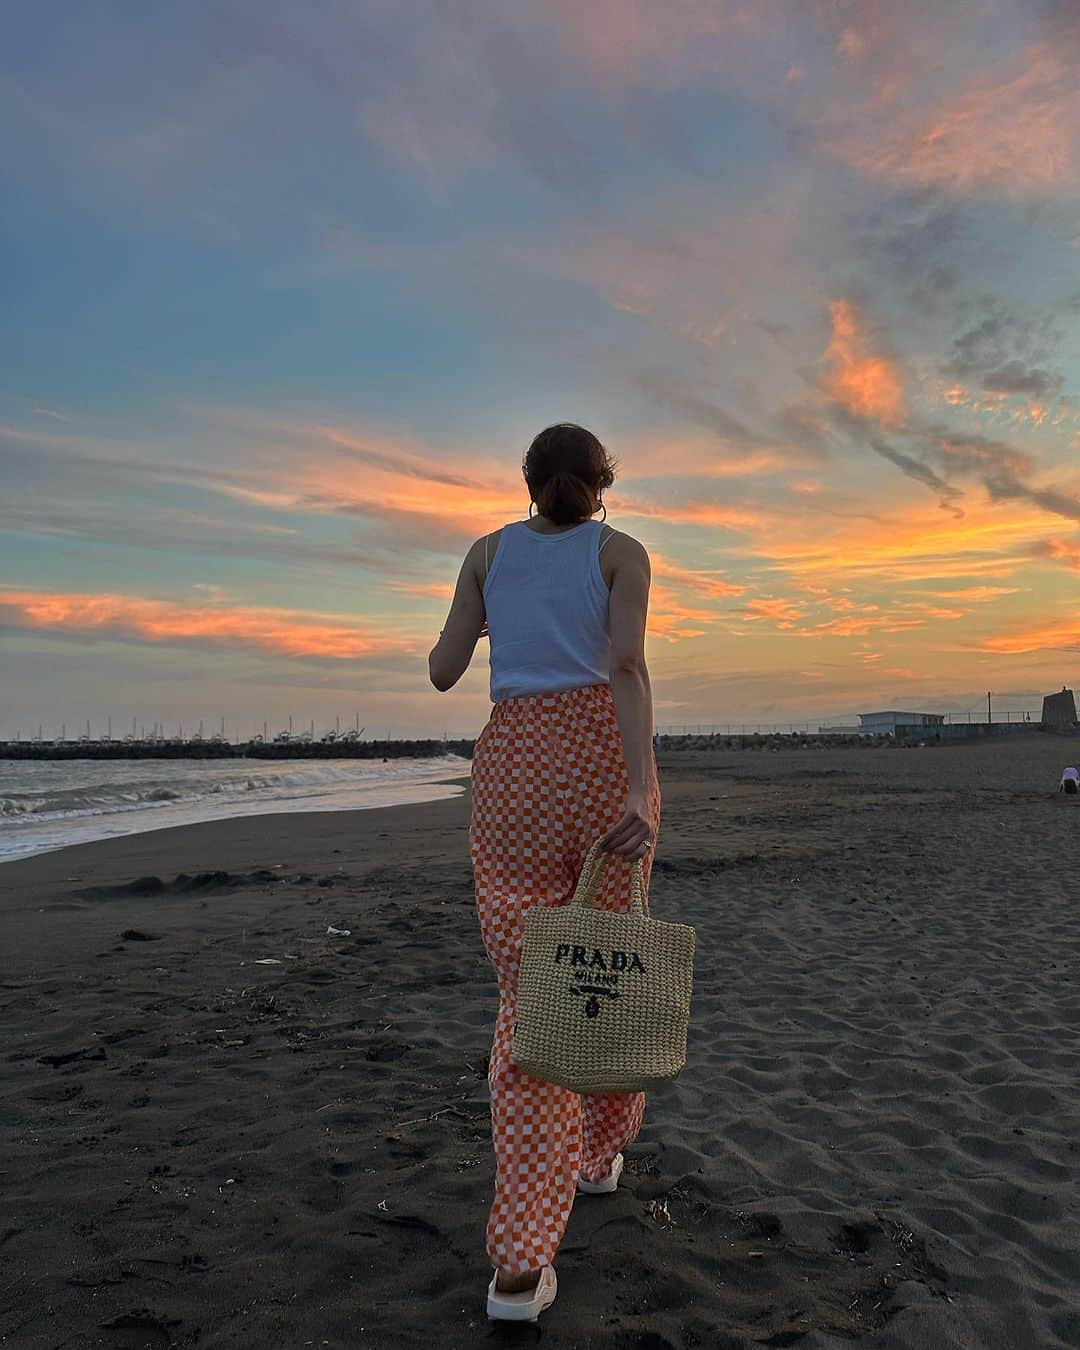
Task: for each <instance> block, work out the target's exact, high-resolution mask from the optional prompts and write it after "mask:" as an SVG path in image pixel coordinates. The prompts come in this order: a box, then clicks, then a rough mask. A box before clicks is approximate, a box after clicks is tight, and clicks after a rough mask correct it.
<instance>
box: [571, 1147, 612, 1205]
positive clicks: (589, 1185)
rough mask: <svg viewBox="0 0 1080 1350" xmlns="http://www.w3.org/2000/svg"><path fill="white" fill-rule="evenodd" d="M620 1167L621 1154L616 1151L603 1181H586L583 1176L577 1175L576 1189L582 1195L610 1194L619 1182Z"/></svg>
mask: <svg viewBox="0 0 1080 1350" xmlns="http://www.w3.org/2000/svg"><path fill="white" fill-rule="evenodd" d="M622 1169H623V1156H622V1154H621V1153H616V1154H615V1161H614V1162H613V1163H612V1164H611V1171H610V1172H609V1174H608V1175H607V1176H606V1177H605V1178H604V1180H603V1181H586V1180H585V1178H584V1177H578V1184H577V1185H578V1190H579V1191H581V1193H582V1194H583V1195H610V1194H611V1192H612V1191H613V1190H615V1188H616V1187H617V1186H618V1184H619V1178H620V1177H621V1176H622Z"/></svg>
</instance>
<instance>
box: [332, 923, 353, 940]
mask: <svg viewBox="0 0 1080 1350" xmlns="http://www.w3.org/2000/svg"><path fill="white" fill-rule="evenodd" d="M326 936H327V937H352V929H351V928H335V927H334V925H333V924H331V925H330V926H329V928H327V930H326Z"/></svg>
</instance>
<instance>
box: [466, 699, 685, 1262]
mask: <svg viewBox="0 0 1080 1350" xmlns="http://www.w3.org/2000/svg"><path fill="white" fill-rule="evenodd" d="M654 781H655V780H654ZM628 788H629V780H628V777H627V772H626V763H625V760H624V758H623V748H622V737H621V736H620V734H619V726H618V722H617V721H616V718H615V703H614V700H613V698H612V694H611V688H610V686H609V685H606V684H591V685H584V686H582V687H580V688H578V689H567V690H564V691H562V692H560V693H555V694H532V695H527V696H524V697H520V698H508V699H503V700H502V701H501V702H499V703H497V704H496V705H495V706H494V708H493V709H492V712H491V717H490V720H489V721H488V722H487V724H486V726H485V727H484V729H483V731H482V732H481V733H480V736H479V738H478V739H477V742H476V747H475V750H474V752H473V761H472V820H471V823H470V826H469V844H470V849H471V852H472V859H473V870H474V873H475V878H476V907H477V913H478V915H479V919H480V929H481V933H482V935H483V939H484V947H485V948H486V950H487V954H488V957H489V958H490V960H491V963H492V965H493V966H494V967H495V972H496V974H497V976H498V981H499V1012H498V1017H497V1018H496V1022H495V1036H494V1040H493V1043H492V1048H491V1058H490V1061H489V1065H488V1083H489V1085H490V1087H491V1133H492V1139H493V1142H494V1145H495V1165H496V1172H495V1201H494V1203H493V1205H492V1207H491V1214H490V1217H489V1218H488V1223H487V1251H488V1255H489V1257H490V1258H491V1261H492V1264H493V1265H495V1266H501V1267H503V1269H505V1270H507V1271H510V1272H513V1273H515V1274H517V1273H524V1272H525V1271H530V1270H537V1269H539V1268H540V1267H541V1266H546V1265H550V1264H551V1262H552V1259H553V1258H554V1255H555V1252H556V1251H557V1250H558V1247H559V1243H560V1242H561V1241H562V1237H563V1233H564V1232H565V1230H566V1224H567V1221H568V1219H569V1218H570V1210H571V1208H572V1206H573V1203H574V1196H575V1194H576V1192H577V1182H578V1176H579V1175H581V1176H584V1177H585V1179H586V1180H587V1181H599V1180H600V1179H601V1178H603V1177H605V1176H607V1174H608V1173H609V1172H610V1171H611V1164H612V1161H613V1159H614V1157H615V1155H616V1154H617V1153H618V1152H620V1150H622V1149H623V1148H625V1147H626V1146H627V1145H628V1144H630V1143H632V1142H633V1140H634V1139H636V1138H637V1134H638V1131H639V1129H640V1128H641V1118H642V1115H643V1113H644V1110H645V1094H644V1093H643V1092H634V1093H605V1094H603V1095H599V1094H598V1095H591V1094H588V1095H586V1094H582V1095H579V1094H578V1093H576V1092H572V1091H570V1089H568V1088H564V1087H560V1086H559V1085H558V1084H555V1083H548V1082H545V1081H544V1080H543V1079H540V1078H533V1077H531V1076H530V1075H529V1074H526V1073H523V1072H522V1071H521V1070H520V1069H519V1068H518V1067H517V1066H516V1065H515V1064H511V1062H510V1046H511V1042H512V1041H513V1034H514V1019H515V1017H516V1009H517V979H518V966H519V963H520V960H521V944H522V941H523V939H524V936H525V913H526V911H527V910H528V909H529V907H530V906H531V905H562V904H565V903H566V902H567V901H568V900H569V899H570V897H571V895H572V894H573V891H574V887H575V885H576V883H577V877H578V873H579V872H580V870H581V864H582V861H583V860H584V857H585V853H586V850H587V849H588V847H589V845H590V844H591V843H592V842H593V840H594V839H596V838H597V836H598V835H601V834H603V833H604V832H605V831H606V830H607V829H609V828H610V826H612V825H613V824H614V823H615V822H616V821H618V820H619V819H620V818H621V817H622V813H623V810H624V808H625V805H626V795H627V791H628ZM655 791H656V792H657V801H656V808H657V813H658V815H659V805H660V804H659V789H658V788H657V789H655ZM643 867H644V870H645V881H646V885H647V884H648V878H649V873H650V871H651V870H652V853H651V852H650V853H649V854H648V855H647V856H646V858H645V859H644V861H643ZM596 903H597V904H598V905H600V906H602V907H604V908H607V909H613V910H617V911H620V912H622V913H626V912H627V911H628V910H629V908H630V869H629V866H628V864H627V863H626V862H625V860H623V859H620V858H613V859H612V860H611V861H610V862H609V864H608V867H607V872H606V874H605V876H604V879H603V883H602V885H601V888H600V891H599V893H598V896H597V900H596Z"/></svg>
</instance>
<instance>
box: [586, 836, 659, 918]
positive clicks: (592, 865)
mask: <svg viewBox="0 0 1080 1350" xmlns="http://www.w3.org/2000/svg"><path fill="white" fill-rule="evenodd" d="M600 845H601V841H600V840H599V839H597V840H596V841H595V842H594V843H593V844H592V846H591V847H590V849H589V851H588V853H586V854H585V861H584V862H583V863H582V865H581V874H580V875H579V877H578V881H577V886H576V887H575V888H574V894H573V896H572V897H571V899H570V903H571V904H572V905H581V906H582V907H583V908H588V907H592V906H593V903H594V901H595V900H596V893H597V891H599V889H600V883H601V882H602V881H603V879H604V873H605V872H606V871H607V867H608V863H609V862H610V861H611V856H612V855H611V854H610V853H609V852H608V850H607V849H604V848H601V847H600ZM630 912H631V913H632V914H636V915H637V916H638V917H639V918H644V917H645V916H646V913H647V910H646V899H645V876H644V873H643V872H642V870H641V859H640V858H635V859H634V861H633V862H632V863H631V864H630Z"/></svg>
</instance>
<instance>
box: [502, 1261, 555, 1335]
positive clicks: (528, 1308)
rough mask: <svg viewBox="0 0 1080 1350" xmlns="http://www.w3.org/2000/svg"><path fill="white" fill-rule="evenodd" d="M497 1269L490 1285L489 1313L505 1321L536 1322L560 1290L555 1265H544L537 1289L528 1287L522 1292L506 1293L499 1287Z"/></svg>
mask: <svg viewBox="0 0 1080 1350" xmlns="http://www.w3.org/2000/svg"><path fill="white" fill-rule="evenodd" d="M498 1278H499V1272H498V1271H496V1272H495V1274H494V1275H492V1277H491V1283H490V1284H489V1285H488V1296H487V1315H488V1316H489V1317H490V1318H493V1319H499V1320H501V1321H504V1322H535V1321H536V1319H537V1318H538V1317H539V1316H540V1314H541V1313H542V1312H543V1311H544V1309H545V1308H550V1307H551V1305H552V1304H553V1303H554V1302H555V1295H556V1294H557V1293H558V1291H559V1282H558V1280H557V1279H556V1278H555V1267H554V1266H544V1268H543V1269H542V1270H541V1271H540V1279H539V1280H538V1281H537V1285H536V1288H535V1289H526V1290H525V1291H524V1292H523V1293H520V1294H505V1293H503V1291H502V1290H501V1289H497V1288H496V1287H495V1286H496V1281H497V1280H498Z"/></svg>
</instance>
